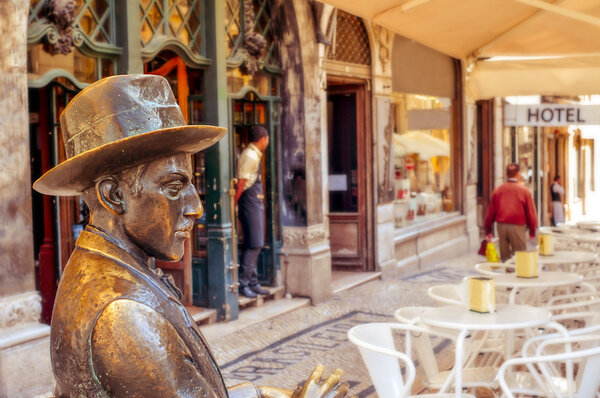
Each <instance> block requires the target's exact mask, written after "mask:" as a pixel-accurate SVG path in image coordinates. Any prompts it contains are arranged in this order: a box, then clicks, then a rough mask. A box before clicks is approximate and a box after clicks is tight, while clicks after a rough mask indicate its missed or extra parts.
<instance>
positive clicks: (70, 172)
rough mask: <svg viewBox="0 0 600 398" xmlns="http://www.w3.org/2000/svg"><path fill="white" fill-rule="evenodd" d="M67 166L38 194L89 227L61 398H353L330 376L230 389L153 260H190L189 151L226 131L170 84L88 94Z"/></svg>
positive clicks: (64, 281) (69, 305)
mask: <svg viewBox="0 0 600 398" xmlns="http://www.w3.org/2000/svg"><path fill="white" fill-rule="evenodd" d="M60 120H61V128H62V133H63V137H64V144H65V150H66V153H67V156H68V159H67V160H66V161H64V162H63V163H61V164H59V165H58V166H56V167H55V168H53V169H52V170H50V171H49V172H48V173H46V174H44V175H43V176H42V177H41V178H40V179H39V180H38V181H36V183H35V184H34V188H35V189H36V190H37V191H39V192H41V193H44V194H47V195H57V196H66V195H82V197H83V199H84V201H85V202H86V204H87V205H88V206H89V208H90V221H89V225H88V226H87V227H86V228H85V230H84V231H83V232H82V233H81V235H80V237H79V238H78V240H77V243H76V246H75V250H74V252H73V254H72V255H71V258H70V259H69V262H68V263H67V265H66V267H65V269H64V272H63V275H62V278H61V281H60V284H59V287H58V293H57V297H56V302H55V305H54V313H53V317H52V325H51V335H50V341H51V357H52V367H53V371H54V375H55V377H56V382H57V386H56V395H57V397H107V396H110V397H211V398H223V397H240V398H241V397H243V398H246V397H248V398H250V397H270V398H281V397H343V396H345V394H346V392H347V389H348V386H347V384H345V383H340V382H339V379H340V376H341V372H340V371H336V372H334V374H332V375H331V376H329V377H328V378H327V380H326V381H325V382H324V383H323V384H320V382H319V381H320V377H321V374H322V373H323V369H322V367H317V369H316V370H315V372H313V374H312V375H311V376H310V377H309V378H308V380H307V382H306V383H305V384H304V385H303V386H300V387H299V388H298V389H297V390H296V391H295V392H292V391H288V390H283V389H276V388H268V387H255V386H254V385H252V384H250V383H244V384H240V385H238V386H234V387H232V388H229V389H228V388H226V386H225V383H224V381H223V377H222V376H221V372H220V371H219V367H218V365H217V363H216V362H215V359H214V358H213V355H212V353H211V351H210V348H209V347H208V344H207V343H206V341H205V340H204V338H203V336H202V333H201V332H200V330H199V329H198V327H197V325H196V324H195V323H194V321H193V320H192V318H191V317H190V315H189V314H188V312H187V311H186V309H185V308H184V306H183V305H182V304H181V302H180V297H181V296H180V295H181V292H180V291H179V289H178V288H177V287H176V286H175V285H174V283H173V279H172V278H171V277H170V276H168V275H164V274H163V273H162V272H161V271H160V270H159V269H154V268H153V266H152V264H153V258H156V259H159V260H166V261H176V260H179V259H180V258H181V257H182V256H183V251H184V241H185V239H187V238H189V236H190V233H191V230H192V227H193V225H194V219H195V218H197V217H200V216H201V214H202V206H201V203H200V199H199V197H198V193H197V192H196V189H195V188H194V186H193V184H192V163H191V154H192V153H195V152H198V151H200V150H202V149H205V148H207V147H209V146H210V145H213V144H214V143H216V142H217V141H219V140H220V139H221V138H222V137H223V135H224V134H225V129H223V128H219V127H212V126H191V125H186V123H185V120H184V118H183V115H182V113H181V110H180V109H179V106H178V105H177V103H176V101H175V98H174V96H173V93H172V92H171V89H170V87H169V84H168V82H167V81H166V79H164V78H162V77H159V76H151V75H120V76H113V77H109V78H106V79H102V80H100V81H98V82H96V83H94V84H92V85H90V86H89V87H87V88H86V89H84V90H83V91H82V92H81V93H79V94H78V95H77V96H76V97H75V98H73V100H72V101H71V102H70V103H69V104H68V106H67V107H66V108H65V110H64V112H63V113H62V115H61V119H60Z"/></svg>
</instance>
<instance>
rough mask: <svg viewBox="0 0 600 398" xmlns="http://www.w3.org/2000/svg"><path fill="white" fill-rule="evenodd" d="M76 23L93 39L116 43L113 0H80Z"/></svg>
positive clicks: (99, 41) (100, 41)
mask: <svg viewBox="0 0 600 398" xmlns="http://www.w3.org/2000/svg"><path fill="white" fill-rule="evenodd" d="M77 3H78V4H77V5H78V9H77V11H76V12H75V15H76V17H75V23H74V25H76V26H78V27H79V28H81V30H82V31H83V33H84V34H85V35H86V36H87V37H88V38H89V39H90V40H92V41H95V42H98V43H107V44H115V40H114V32H113V27H112V15H111V13H112V10H113V9H114V7H113V6H112V1H111V0H83V1H81V0H79V1H77Z"/></svg>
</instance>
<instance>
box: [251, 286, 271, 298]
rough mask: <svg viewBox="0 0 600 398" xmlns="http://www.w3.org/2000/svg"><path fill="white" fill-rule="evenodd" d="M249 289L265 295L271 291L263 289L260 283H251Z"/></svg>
mask: <svg viewBox="0 0 600 398" xmlns="http://www.w3.org/2000/svg"><path fill="white" fill-rule="evenodd" d="M250 289H251V290H252V291H253V292H254V293H258V294H264V295H265V296H267V295H269V294H271V292H269V291H268V290H267V289H263V287H262V286H261V285H258V284H256V285H251V286H250Z"/></svg>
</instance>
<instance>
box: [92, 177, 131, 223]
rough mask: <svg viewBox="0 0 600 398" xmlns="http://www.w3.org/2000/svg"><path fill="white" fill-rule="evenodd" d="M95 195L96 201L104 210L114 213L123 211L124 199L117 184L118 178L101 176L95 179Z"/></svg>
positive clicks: (117, 213)
mask: <svg viewBox="0 0 600 398" xmlns="http://www.w3.org/2000/svg"><path fill="white" fill-rule="evenodd" d="M96 195H97V196H98V201H99V202H100V203H101V204H102V207H104V208H105V209H106V210H108V211H110V212H111V213H113V214H115V215H120V214H123V213H124V212H125V201H124V200H123V192H122V191H121V187H120V186H119V180H117V178H116V177H114V176H108V177H102V178H100V179H99V180H97V181H96Z"/></svg>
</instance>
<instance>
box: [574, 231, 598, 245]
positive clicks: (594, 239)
mask: <svg viewBox="0 0 600 398" xmlns="http://www.w3.org/2000/svg"><path fill="white" fill-rule="evenodd" d="M573 239H575V242H588V243H600V233H598V232H589V233H583V234H582V233H578V234H575V235H573Z"/></svg>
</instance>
